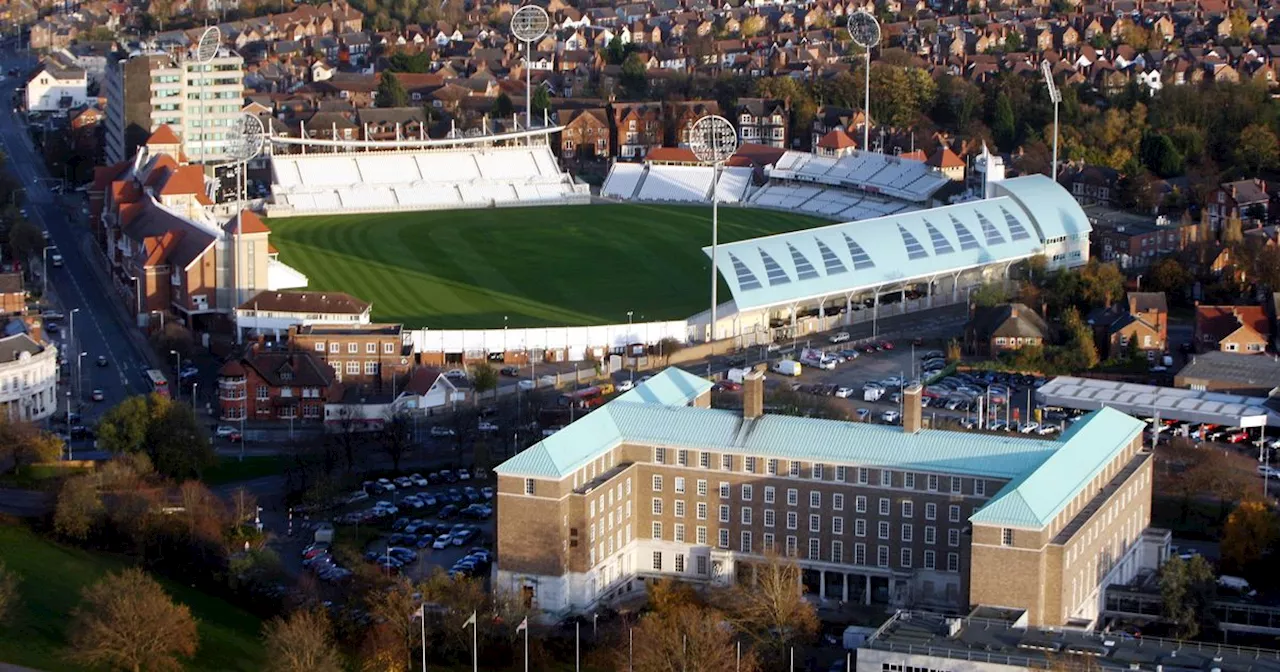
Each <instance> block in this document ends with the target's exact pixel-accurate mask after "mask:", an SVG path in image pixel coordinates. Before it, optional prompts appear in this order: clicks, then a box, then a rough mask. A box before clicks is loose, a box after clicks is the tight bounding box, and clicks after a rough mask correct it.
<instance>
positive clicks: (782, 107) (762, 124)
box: [734, 98, 791, 149]
mask: <svg viewBox="0 0 1280 672" xmlns="http://www.w3.org/2000/svg"><path fill="white" fill-rule="evenodd" d="M790 117H791V108H790V104H789V103H788V102H787V101H784V100H773V99H768V98H739V99H738V109H737V112H736V114H735V115H734V120H735V121H736V122H737V124H738V142H739V143H746V142H754V143H758V144H761V145H769V146H770V147H779V148H784V149H785V148H786V147H787V146H788V145H787V124H788V122H789V121H790Z"/></svg>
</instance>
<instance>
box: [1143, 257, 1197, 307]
mask: <svg viewBox="0 0 1280 672" xmlns="http://www.w3.org/2000/svg"><path fill="white" fill-rule="evenodd" d="M1147 277H1148V280H1147V286H1148V287H1149V288H1150V289H1151V290H1152V291H1156V292H1164V293H1165V294H1167V295H1169V297H1170V298H1174V297H1180V296H1185V295H1186V292H1187V289H1188V288H1189V287H1190V286H1191V283H1192V282H1193V281H1194V277H1193V276H1192V275H1191V271H1188V270H1187V267H1186V266H1185V265H1183V264H1182V263H1181V262H1179V261H1178V260H1177V259H1175V258H1173V257H1163V258H1161V259H1160V260H1159V261H1157V262H1156V263H1154V264H1152V265H1151V271H1150V272H1149V273H1148V274H1147Z"/></svg>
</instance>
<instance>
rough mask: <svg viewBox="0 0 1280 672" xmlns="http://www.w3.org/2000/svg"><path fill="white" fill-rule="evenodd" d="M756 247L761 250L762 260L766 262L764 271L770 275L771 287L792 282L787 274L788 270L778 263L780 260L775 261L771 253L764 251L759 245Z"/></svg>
mask: <svg viewBox="0 0 1280 672" xmlns="http://www.w3.org/2000/svg"><path fill="white" fill-rule="evenodd" d="M756 249H757V250H760V260H761V261H763V262H764V271H765V273H767V274H768V276H769V286H770V287H776V286H778V285H785V284H788V283H790V282H791V278H790V277H788V276H787V272H786V271H784V270H782V267H781V266H779V265H778V262H777V261H774V259H773V257H771V256H769V253H768V252H765V251H764V248H759V247H758V248H756Z"/></svg>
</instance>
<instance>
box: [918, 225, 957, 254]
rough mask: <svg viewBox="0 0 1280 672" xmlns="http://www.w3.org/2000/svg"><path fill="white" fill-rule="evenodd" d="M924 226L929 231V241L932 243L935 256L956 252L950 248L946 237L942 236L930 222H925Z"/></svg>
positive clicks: (949, 242)
mask: <svg viewBox="0 0 1280 672" xmlns="http://www.w3.org/2000/svg"><path fill="white" fill-rule="evenodd" d="M924 226H925V228H926V229H928V230H929V240H930V241H931V242H933V253H934V254H935V255H942V254H951V253H952V252H955V251H956V249H955V248H954V247H951V241H949V240H947V238H946V236H944V235H942V232H941V231H939V230H938V229H937V228H936V227H935V226H934V225H933V224H932V223H931V222H927V221H926V222H925V223H924Z"/></svg>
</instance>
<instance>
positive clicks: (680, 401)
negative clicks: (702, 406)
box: [614, 367, 711, 406]
mask: <svg viewBox="0 0 1280 672" xmlns="http://www.w3.org/2000/svg"><path fill="white" fill-rule="evenodd" d="M710 389H711V383H710V382H708V381H707V379H706V378H702V377H700V376H695V375H694V374H692V373H689V372H688V371H685V370H683V369H677V368H675V367H670V368H667V369H665V370H663V371H662V372H661V373H659V374H657V375H655V376H654V377H652V378H650V379H649V380H646V381H644V382H643V383H641V384H639V385H637V386H636V387H635V389H633V390H631V391H630V392H627V393H626V394H623V395H622V396H619V397H618V398H617V399H614V402H622V403H624V404H660V405H662V406H685V405H688V404H691V403H693V400H694V399H697V398H698V397H699V396H701V395H702V394H703V393H705V392H707V391H709V390H710Z"/></svg>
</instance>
